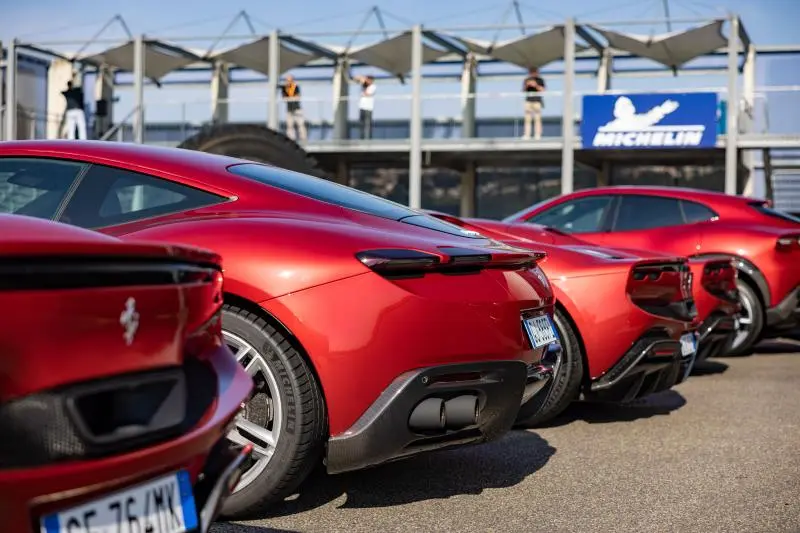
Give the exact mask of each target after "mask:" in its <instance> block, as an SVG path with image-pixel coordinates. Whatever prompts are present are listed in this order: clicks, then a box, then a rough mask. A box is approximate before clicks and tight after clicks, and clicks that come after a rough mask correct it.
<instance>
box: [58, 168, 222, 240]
mask: <svg viewBox="0 0 800 533" xmlns="http://www.w3.org/2000/svg"><path fill="white" fill-rule="evenodd" d="M226 201H228V199H227V198H224V197H222V196H218V195H216V194H212V193H209V192H206V191H201V190H199V189H195V188H194V187H190V186H188V185H184V184H182V183H177V182H174V181H170V180H166V179H162V178H158V177H155V176H150V175H146V174H142V173H140V172H134V171H131V170H125V169H121V168H116V167H109V166H105V165H96V164H93V165H91V166H90V167H89V168H88V169H87V170H86V172H85V175H84V176H83V177H82V179H81V181H80V184H79V185H78V187H77V188H76V190H75V192H74V194H72V196H71V198H70V199H69V202H68V203H67V205H66V207H65V208H64V209H63V211H62V213H61V215H60V217H59V221H60V222H65V223H67V224H72V225H75V226H80V227H83V228H89V229H95V230H98V231H101V232H102V233H107V234H109V235H115V236H118V235H124V234H126V233H132V232H134V231H137V230H138V229H140V228H143V227H145V226H149V225H153V224H156V223H162V222H165V221H166V220H169V219H179V218H184V217H186V216H189V215H191V213H192V212H193V211H194V210H197V209H200V208H203V207H206V206H211V205H215V204H219V203H222V202H226Z"/></svg>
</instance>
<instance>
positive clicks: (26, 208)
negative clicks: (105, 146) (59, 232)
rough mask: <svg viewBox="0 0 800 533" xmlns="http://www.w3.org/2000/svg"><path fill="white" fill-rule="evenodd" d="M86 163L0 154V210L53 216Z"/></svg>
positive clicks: (49, 217) (56, 214) (69, 192)
mask: <svg viewBox="0 0 800 533" xmlns="http://www.w3.org/2000/svg"><path fill="white" fill-rule="evenodd" d="M87 168H88V165H85V164H84V163H81V162H75V161H65V160H60V159H48V158H37V157H0V213H6V214H13V215H25V216H30V217H36V218H44V219H49V220H55V219H57V218H58V217H59V215H60V213H61V212H62V211H63V209H64V206H65V205H66V203H67V200H68V199H69V197H70V196H71V195H72V193H73V192H74V190H75V187H76V185H77V183H78V182H79V181H80V179H81V178H82V177H83V175H84V173H85V172H86V170H87Z"/></svg>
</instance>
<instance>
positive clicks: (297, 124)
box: [280, 75, 307, 142]
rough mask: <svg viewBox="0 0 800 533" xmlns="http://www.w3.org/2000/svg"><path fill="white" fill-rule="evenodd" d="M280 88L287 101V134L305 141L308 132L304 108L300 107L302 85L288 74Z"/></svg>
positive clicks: (291, 137) (284, 99)
mask: <svg viewBox="0 0 800 533" xmlns="http://www.w3.org/2000/svg"><path fill="white" fill-rule="evenodd" d="M280 90H281V96H283V101H284V102H286V135H287V136H288V137H289V138H290V139H292V140H298V139H299V140H300V141H301V142H305V140H306V137H307V132H306V121H305V118H304V117H303V109H302V108H301V107H300V86H299V85H298V84H297V82H296V81H295V80H294V77H293V76H291V75H288V76H286V81H284V83H282V84H281V85H280ZM295 130H296V131H295Z"/></svg>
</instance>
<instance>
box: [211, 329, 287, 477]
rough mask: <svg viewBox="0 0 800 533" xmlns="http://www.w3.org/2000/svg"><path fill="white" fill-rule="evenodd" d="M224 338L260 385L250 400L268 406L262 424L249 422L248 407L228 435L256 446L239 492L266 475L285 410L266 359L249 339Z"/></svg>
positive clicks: (231, 438)
mask: <svg viewBox="0 0 800 533" xmlns="http://www.w3.org/2000/svg"><path fill="white" fill-rule="evenodd" d="M222 336H223V338H224V339H225V344H227V345H228V347H229V348H230V350H231V351H232V352H233V355H234V356H235V357H236V360H237V361H238V362H239V364H240V365H242V366H243V367H244V369H245V371H246V372H247V373H248V374H249V375H250V376H251V377H252V378H253V380H254V381H255V383H256V395H255V396H254V398H253V399H252V400H250V404H252V403H253V402H254V401H256V400H257V399H262V400H263V402H264V405H265V409H264V411H265V416H263V417H262V419H261V420H259V421H258V422H253V421H252V420H249V419H248V408H247V407H245V410H244V412H242V413H240V414H239V415H238V416H237V417H236V429H234V430H232V431H231V432H230V433H228V440H230V441H231V442H233V443H235V444H239V445H241V446H245V445H247V444H252V445H253V455H252V459H251V461H250V465H249V467H248V468H247V470H245V472H244V474H242V477H241V479H240V480H239V484H238V485H236V489H235V491H239V490H241V489H243V488H244V487H246V486H248V485H250V483H252V482H253V480H254V479H256V478H257V477H258V476H260V475H261V474H262V473H263V472H264V469H265V468H266V467H267V465H268V464H269V462H270V460H271V459H272V456H273V455H274V454H275V447H276V445H277V443H278V439H279V438H280V430H281V421H282V420H283V408H282V406H281V400H280V398H281V397H280V393H279V392H278V391H279V389H278V380H277V379H276V378H275V374H274V373H273V372H272V370H271V369H270V367H269V365H267V363H266V361H265V360H264V356H263V355H261V353H260V352H259V351H258V350H256V349H255V348H254V347H253V346H252V345H251V344H250V343H248V342H247V341H246V340H244V339H242V338H241V337H238V336H237V335H234V334H233V333H230V332H228V331H223V332H222ZM250 404H248V406H249V405H250ZM262 423H263V425H262Z"/></svg>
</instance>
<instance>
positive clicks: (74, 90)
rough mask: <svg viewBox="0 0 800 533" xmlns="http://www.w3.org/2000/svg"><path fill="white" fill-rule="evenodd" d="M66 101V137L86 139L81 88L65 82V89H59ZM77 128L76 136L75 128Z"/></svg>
mask: <svg viewBox="0 0 800 533" xmlns="http://www.w3.org/2000/svg"><path fill="white" fill-rule="evenodd" d="M61 94H62V95H64V99H65V100H66V101H67V113H66V119H67V139H70V140H74V139H76V138H77V139H80V140H84V141H85V140H86V113H85V112H84V110H83V89H81V88H80V87H74V86H73V85H72V82H71V81H68V82H67V90H66V91H61ZM76 129H77V130H78V134H77V137H76V135H75V130H76Z"/></svg>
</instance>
